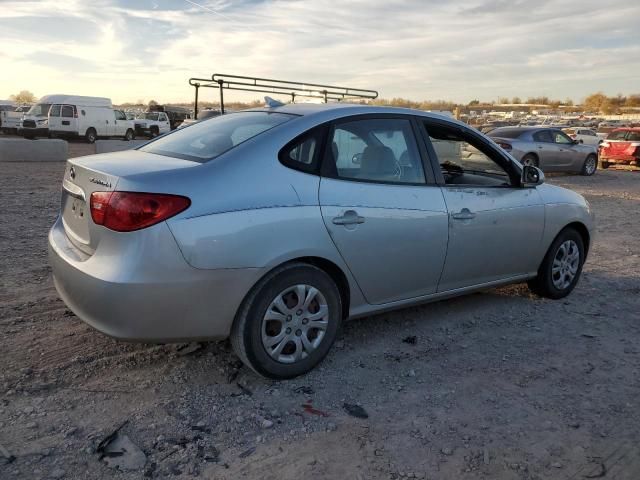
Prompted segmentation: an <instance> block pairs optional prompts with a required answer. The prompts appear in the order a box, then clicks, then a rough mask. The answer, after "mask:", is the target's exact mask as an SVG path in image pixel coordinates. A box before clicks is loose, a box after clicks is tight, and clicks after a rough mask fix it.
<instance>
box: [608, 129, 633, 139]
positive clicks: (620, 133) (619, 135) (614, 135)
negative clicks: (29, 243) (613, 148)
mask: <svg viewBox="0 0 640 480" xmlns="http://www.w3.org/2000/svg"><path fill="white" fill-rule="evenodd" d="M627 133H628V132H627V130H616V131H614V132H611V133H610V134H609V135H607V140H624V139H625V137H626V136H627Z"/></svg>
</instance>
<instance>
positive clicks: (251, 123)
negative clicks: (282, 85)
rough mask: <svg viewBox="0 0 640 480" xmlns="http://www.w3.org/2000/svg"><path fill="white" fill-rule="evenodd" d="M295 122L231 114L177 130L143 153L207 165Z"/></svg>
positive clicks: (279, 116) (267, 115)
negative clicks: (262, 135) (206, 163)
mask: <svg viewBox="0 0 640 480" xmlns="http://www.w3.org/2000/svg"><path fill="white" fill-rule="evenodd" d="M293 118H295V115H289V114H285V113H278V112H238V113H229V114H226V115H221V116H219V117H215V118H212V119H210V120H207V121H203V122H199V123H195V124H193V125H191V126H190V127H189V128H183V129H180V130H175V131H174V132H172V133H171V134H169V135H166V136H164V137H160V138H158V139H157V140H155V141H153V142H151V143H148V144H146V145H145V146H144V147H142V148H140V150H141V151H143V152H150V153H157V154H159V155H167V156H170V157H177V158H184V159H186V160H193V161H195V162H200V163H204V162H207V161H209V160H213V159H214V158H216V157H218V156H220V155H222V154H223V153H225V152H227V151H228V150H231V149H232V148H234V147H236V146H238V145H240V144H241V143H243V142H245V141H247V140H249V139H251V138H253V137H256V136H258V135H260V134H262V133H264V132H266V131H268V130H271V129H272V128H274V127H277V126H278V125H280V124H282V123H285V122H287V121H289V120H291V119H293Z"/></svg>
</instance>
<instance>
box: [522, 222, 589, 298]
mask: <svg viewBox="0 0 640 480" xmlns="http://www.w3.org/2000/svg"><path fill="white" fill-rule="evenodd" d="M584 258H585V256H584V241H583V240H582V237H581V236H580V234H579V233H578V232H577V231H576V230H575V229H573V228H565V229H564V230H563V231H562V232H560V233H559V234H558V236H557V237H556V239H555V240H554V241H553V243H552V244H551V246H550V247H549V250H548V251H547V254H546V255H545V257H544V260H543V261H542V264H541V265H540V268H539V269H538V276H537V277H536V278H534V279H533V280H530V281H529V288H530V289H531V290H532V291H533V292H534V293H536V294H538V295H540V296H541V297H547V298H552V299H558V298H563V297H566V296H567V295H569V294H570V293H571V291H572V290H573V289H574V288H575V286H576V284H577V283H578V280H579V278H580V274H581V273H582V265H583V264H584Z"/></svg>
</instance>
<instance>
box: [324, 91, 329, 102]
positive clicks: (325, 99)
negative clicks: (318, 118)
mask: <svg viewBox="0 0 640 480" xmlns="http://www.w3.org/2000/svg"><path fill="white" fill-rule="evenodd" d="M324 103H329V100H328V99H327V91H326V90H325V91H324Z"/></svg>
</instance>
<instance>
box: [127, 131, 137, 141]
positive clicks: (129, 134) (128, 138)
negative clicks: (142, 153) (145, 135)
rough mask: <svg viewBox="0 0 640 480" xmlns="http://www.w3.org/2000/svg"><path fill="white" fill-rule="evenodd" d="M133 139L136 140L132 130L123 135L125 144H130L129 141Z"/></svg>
mask: <svg viewBox="0 0 640 480" xmlns="http://www.w3.org/2000/svg"><path fill="white" fill-rule="evenodd" d="M134 138H136V136H135V134H134V133H133V130H131V129H128V130H127V133H125V134H124V139H125V140H126V141H127V142H130V141H131V140H133V139H134Z"/></svg>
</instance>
